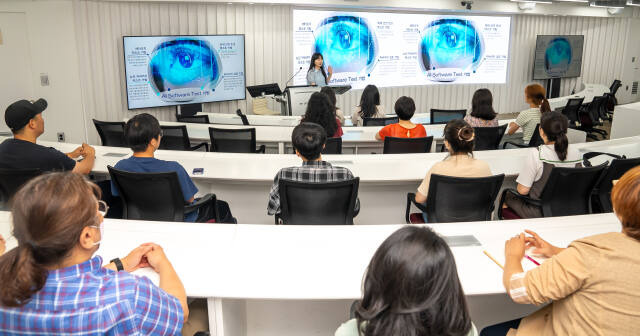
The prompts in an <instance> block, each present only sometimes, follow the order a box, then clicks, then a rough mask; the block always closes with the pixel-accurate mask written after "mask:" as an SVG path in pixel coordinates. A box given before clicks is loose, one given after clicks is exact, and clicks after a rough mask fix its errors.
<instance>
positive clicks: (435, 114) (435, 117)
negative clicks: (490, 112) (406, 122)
mask: <svg viewBox="0 0 640 336" xmlns="http://www.w3.org/2000/svg"><path fill="white" fill-rule="evenodd" d="M466 115H467V110H441V109H431V110H430V111H429V116H430V119H429V120H430V122H431V124H446V123H448V122H449V121H451V120H454V119H464V117H465V116H466Z"/></svg>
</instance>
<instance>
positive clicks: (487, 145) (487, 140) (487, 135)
mask: <svg viewBox="0 0 640 336" xmlns="http://www.w3.org/2000/svg"><path fill="white" fill-rule="evenodd" d="M507 126H508V124H504V125H502V126H497V127H474V128H473V131H474V133H475V146H474V148H473V150H477V151H481V150H493V149H498V148H500V141H502V137H503V136H504V132H505V131H506V130H507Z"/></svg>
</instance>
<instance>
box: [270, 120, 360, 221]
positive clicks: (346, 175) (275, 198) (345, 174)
mask: <svg viewBox="0 0 640 336" xmlns="http://www.w3.org/2000/svg"><path fill="white" fill-rule="evenodd" d="M326 141H327V136H326V133H325V132H324V130H323V129H322V126H320V125H318V124H314V123H310V122H303V123H301V124H300V125H298V126H296V127H295V128H294V129H293V133H292V134H291V143H292V144H293V148H294V149H295V151H296V155H297V156H298V157H299V158H300V159H302V166H300V167H287V168H282V169H280V171H279V172H278V174H276V177H275V178H274V179H273V185H272V186H271V191H270V192H269V205H268V206H267V213H268V214H269V215H275V214H279V213H280V191H279V182H280V179H285V180H291V181H300V182H338V181H345V180H351V179H353V178H354V177H353V174H352V173H351V171H350V170H349V169H347V168H344V167H334V166H332V165H331V164H330V163H329V162H327V161H323V160H322V155H321V154H320V153H322V149H324V144H325V142H326ZM359 210H360V201H359V200H356V206H355V212H356V213H358V211H359Z"/></svg>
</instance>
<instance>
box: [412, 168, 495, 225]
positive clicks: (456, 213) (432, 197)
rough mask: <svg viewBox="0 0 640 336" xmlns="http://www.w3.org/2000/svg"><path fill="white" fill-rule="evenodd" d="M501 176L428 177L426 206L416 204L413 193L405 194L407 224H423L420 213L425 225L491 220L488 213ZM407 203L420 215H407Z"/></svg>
mask: <svg viewBox="0 0 640 336" xmlns="http://www.w3.org/2000/svg"><path fill="white" fill-rule="evenodd" d="M503 180H504V174H500V175H495V176H488V177H473V178H471V177H452V176H444V175H438V174H432V175H431V180H430V181H429V195H427V204H426V205H425V204H420V203H416V201H415V199H416V194H415V193H408V194H407V210H406V212H405V220H406V221H407V224H417V223H424V221H423V218H422V213H426V214H427V220H428V221H429V223H449V222H473V221H486V220H491V213H492V212H493V209H494V207H495V206H494V204H495V201H496V197H497V196H498V192H499V191H500V187H501V186H502V181H503ZM411 204H414V205H415V206H416V207H417V208H418V209H420V210H422V213H415V214H410V211H411Z"/></svg>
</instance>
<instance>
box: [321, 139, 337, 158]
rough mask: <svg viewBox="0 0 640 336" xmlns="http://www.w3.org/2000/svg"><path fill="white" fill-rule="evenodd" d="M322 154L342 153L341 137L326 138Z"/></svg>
mask: <svg viewBox="0 0 640 336" xmlns="http://www.w3.org/2000/svg"><path fill="white" fill-rule="evenodd" d="M322 154H342V138H327V142H326V143H325V144H324V149H323V150H322Z"/></svg>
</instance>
